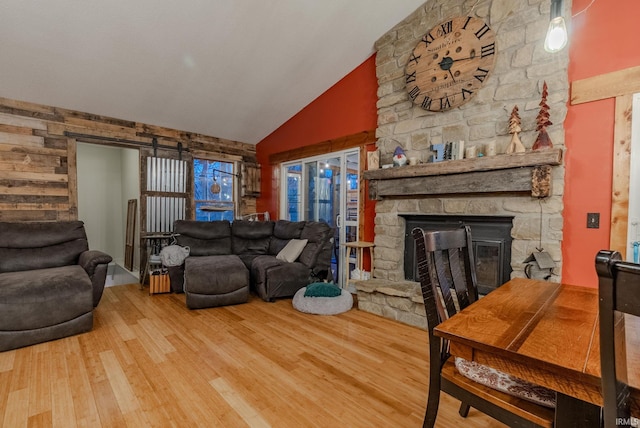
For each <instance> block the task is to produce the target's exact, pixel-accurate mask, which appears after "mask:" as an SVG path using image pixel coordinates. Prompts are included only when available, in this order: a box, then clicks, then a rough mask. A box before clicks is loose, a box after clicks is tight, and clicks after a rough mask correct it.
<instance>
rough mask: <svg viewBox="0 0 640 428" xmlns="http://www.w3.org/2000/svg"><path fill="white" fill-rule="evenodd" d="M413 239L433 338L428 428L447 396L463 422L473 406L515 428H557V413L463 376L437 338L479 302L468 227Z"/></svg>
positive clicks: (422, 232)
mask: <svg viewBox="0 0 640 428" xmlns="http://www.w3.org/2000/svg"><path fill="white" fill-rule="evenodd" d="M412 234H413V238H414V241H415V244H416V259H417V262H418V274H419V277H420V286H421V288H422V296H423V300H424V306H425V310H426V315H427V330H428V332H429V393H428V398H427V410H426V414H425V418H424V423H423V426H424V427H428V428H431V427H433V426H434V424H435V421H436V417H437V414H438V406H439V402H440V391H441V390H442V391H444V392H446V393H447V394H449V395H451V396H453V397H455V398H457V399H458V400H460V401H461V404H460V410H459V414H460V416H462V417H464V418H466V417H467V415H468V412H469V407H470V406H471V407H473V408H475V409H477V410H479V411H481V412H483V413H485V414H487V415H489V416H491V417H493V418H495V419H497V420H499V421H500V422H502V423H504V424H507V425H509V426H512V427H514V426H517V427H537V426H544V427H552V426H553V420H554V415H555V411H554V409H551V408H548V407H545V406H542V405H540V404H536V403H533V402H531V401H528V400H525V399H523V398H519V397H515V396H513V395H511V394H508V393H506V392H503V391H498V390H496V389H493V388H491V387H489V386H486V385H483V384H481V383H478V382H476V381H474V380H471V379H470V378H468V377H466V376H463V375H462V374H461V373H460V371H459V370H458V368H456V364H455V362H454V361H453V360H454V358H453V357H450V354H449V343H448V341H447V340H444V339H441V338H440V337H438V336H435V335H434V334H433V329H434V328H435V327H436V326H437V325H438V324H440V323H441V322H442V321H444V320H446V319H448V318H450V317H452V316H454V315H455V314H457V313H458V312H459V311H461V310H462V309H464V308H466V307H467V306H469V305H470V304H472V303H473V302H475V301H476V300H477V299H478V288H477V280H476V272H475V265H474V257H473V246H472V242H471V232H470V229H469V227H468V226H466V227H463V228H459V229H454V230H441V231H425V230H423V229H421V228H416V229H413V232H412ZM460 361H462V362H465V363H467V362H466V361H465V360H462V359H460ZM460 361H459V362H460ZM471 364H475V363H471ZM478 366H479V365H478ZM483 367H486V366H483ZM487 369H489V370H492V371H493V369H490V368H487ZM495 372H497V371H493V373H495ZM498 373H499V372H498ZM500 374H501V375H504V376H507V377H508V376H509V375H506V374H502V373H500ZM521 382H522V381H521ZM519 386H520V385H519ZM552 397H553V398H555V397H554V396H553V394H552Z"/></svg>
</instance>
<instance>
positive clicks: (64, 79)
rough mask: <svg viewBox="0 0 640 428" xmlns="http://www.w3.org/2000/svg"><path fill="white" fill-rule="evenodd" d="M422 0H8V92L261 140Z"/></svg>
mask: <svg viewBox="0 0 640 428" xmlns="http://www.w3.org/2000/svg"><path fill="white" fill-rule="evenodd" d="M422 3H424V0H182V1H180V0H57V1H51V0H45V1H42V0H2V2H0V96H1V97H5V98H11V99H16V100H21V101H30V102H35V103H40V104H45V105H51V106H56V107H63V108H67V109H72V110H79V111H82V112H86V113H93V114H99V115H104V116H110V117H114V118H119V119H126V120H132V121H138V122H142V123H147V124H153V125H160V126H166V127H170V128H175V129H180V130H185V131H191V132H198V133H202V134H206V135H211V136H215V137H220V138H227V139H231V140H236V141H242V142H246V143H251V144H256V143H258V142H259V141H260V140H262V139H263V138H265V137H266V136H267V135H269V134H270V133H271V132H272V131H274V130H275V129H277V128H278V127H279V126H280V125H282V124H283V123H284V122H286V121H287V120H288V119H289V118H291V117H292V116H293V115H295V114H296V113H297V112H298V111H300V110H301V109H302V108H304V107H305V106H306V105H307V104H309V103H310V102H311V101H313V100H314V99H315V98H317V97H318V96H319V95H320V94H322V93H323V92H324V91H326V90H327V89H329V88H330V87H331V86H332V85H333V84H335V83H336V82H337V81H339V80H340V79H341V78H342V77H344V76H345V75H346V74H348V73H349V72H350V71H352V70H353V69H354V68H356V67H357V66H358V65H360V64H361V63H362V62H363V61H364V60H366V59H367V58H368V57H369V56H370V55H371V54H372V53H373V44H374V42H375V41H376V40H377V39H378V38H379V37H381V36H382V35H384V34H385V33H386V32H387V31H388V30H389V29H391V28H392V27H393V26H394V25H395V24H397V23H398V22H400V21H402V20H403V19H404V18H406V17H407V16H408V15H409V14H411V13H412V12H413V11H414V10H415V9H416V8H418V7H419V6H420V5H421V4H422Z"/></svg>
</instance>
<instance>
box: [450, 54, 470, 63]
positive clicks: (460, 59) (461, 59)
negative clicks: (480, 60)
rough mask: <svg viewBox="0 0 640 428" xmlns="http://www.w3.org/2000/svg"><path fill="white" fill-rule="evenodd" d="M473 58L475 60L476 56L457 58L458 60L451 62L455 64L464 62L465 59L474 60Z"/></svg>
mask: <svg viewBox="0 0 640 428" xmlns="http://www.w3.org/2000/svg"><path fill="white" fill-rule="evenodd" d="M474 58H476V56H475V55H474V56H470V57H467V58H458V59H453V60H452V61H453V62H456V61H465V60H467V59H474Z"/></svg>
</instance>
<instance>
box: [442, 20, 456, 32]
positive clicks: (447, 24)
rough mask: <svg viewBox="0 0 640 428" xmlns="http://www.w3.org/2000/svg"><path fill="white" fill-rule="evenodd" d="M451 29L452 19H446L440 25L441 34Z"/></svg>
mask: <svg viewBox="0 0 640 428" xmlns="http://www.w3.org/2000/svg"><path fill="white" fill-rule="evenodd" d="M451 30H453V21H447V22H445V23H444V24H441V25H440V31H441V33H442V35H445V34H449V33H450V32H451Z"/></svg>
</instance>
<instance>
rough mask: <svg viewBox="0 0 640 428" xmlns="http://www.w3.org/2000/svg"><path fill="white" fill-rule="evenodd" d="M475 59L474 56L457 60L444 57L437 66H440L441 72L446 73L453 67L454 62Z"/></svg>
mask: <svg viewBox="0 0 640 428" xmlns="http://www.w3.org/2000/svg"><path fill="white" fill-rule="evenodd" d="M474 58H476V56H475V55H474V56H470V57H467V58H458V59H453V58H451V57H450V56H445V57H444V58H442V60H441V61H440V62H439V63H438V65H439V66H440V69H441V70H444V71H447V70H449V69H450V68H451V66H452V65H453V63H454V62H456V61H466V60H468V59H474Z"/></svg>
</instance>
